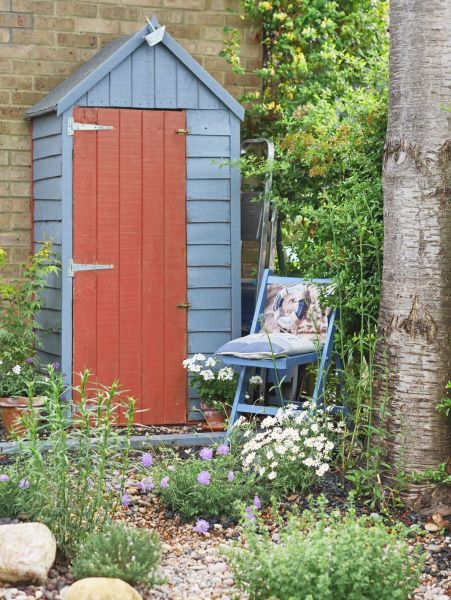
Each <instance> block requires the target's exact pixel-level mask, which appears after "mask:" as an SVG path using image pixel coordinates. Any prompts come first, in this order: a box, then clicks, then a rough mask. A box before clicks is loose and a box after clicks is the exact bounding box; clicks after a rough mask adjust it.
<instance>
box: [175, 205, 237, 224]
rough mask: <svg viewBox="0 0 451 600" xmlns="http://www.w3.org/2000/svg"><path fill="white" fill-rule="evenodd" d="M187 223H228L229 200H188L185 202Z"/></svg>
mask: <svg viewBox="0 0 451 600" xmlns="http://www.w3.org/2000/svg"><path fill="white" fill-rule="evenodd" d="M186 211H187V219H188V223H229V222H230V202H227V201H226V200H224V201H220V200H217V201H214V202H209V201H208V200H189V201H188V202H187V203H186Z"/></svg>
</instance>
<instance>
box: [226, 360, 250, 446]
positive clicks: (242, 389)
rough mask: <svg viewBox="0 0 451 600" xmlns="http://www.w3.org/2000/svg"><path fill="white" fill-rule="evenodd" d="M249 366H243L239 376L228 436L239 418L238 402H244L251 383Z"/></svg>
mask: <svg viewBox="0 0 451 600" xmlns="http://www.w3.org/2000/svg"><path fill="white" fill-rule="evenodd" d="M249 371H250V369H249V367H241V370H240V376H239V378H238V384H237V386H236V392H235V396H234V398H233V405H232V410H231V412H230V417H229V426H228V429H227V437H229V436H230V433H231V431H232V427H233V424H234V423H235V421H236V420H237V418H238V416H239V415H238V410H237V408H238V404H242V403H243V402H244V399H245V396H246V390H247V386H248V383H249V376H250V375H249Z"/></svg>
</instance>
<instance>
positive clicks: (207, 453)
mask: <svg viewBox="0 0 451 600" xmlns="http://www.w3.org/2000/svg"><path fill="white" fill-rule="evenodd" d="M199 457H200V458H201V459H202V460H211V459H212V458H213V450H212V449H211V448H202V450H201V451H200V452H199Z"/></svg>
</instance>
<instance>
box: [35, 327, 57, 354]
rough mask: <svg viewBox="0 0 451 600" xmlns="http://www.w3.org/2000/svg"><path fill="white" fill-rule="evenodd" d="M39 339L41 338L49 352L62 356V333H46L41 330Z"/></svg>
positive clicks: (43, 345)
mask: <svg viewBox="0 0 451 600" xmlns="http://www.w3.org/2000/svg"><path fill="white" fill-rule="evenodd" d="M39 339H40V340H41V343H42V347H43V348H45V350H46V352H48V353H49V354H54V355H56V356H61V334H60V333H44V332H42V331H41V332H39Z"/></svg>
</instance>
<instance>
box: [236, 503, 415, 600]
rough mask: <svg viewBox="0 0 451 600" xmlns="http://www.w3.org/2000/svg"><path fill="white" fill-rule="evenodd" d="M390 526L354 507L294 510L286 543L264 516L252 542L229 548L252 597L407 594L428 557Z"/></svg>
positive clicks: (382, 598) (382, 599)
mask: <svg viewBox="0 0 451 600" xmlns="http://www.w3.org/2000/svg"><path fill="white" fill-rule="evenodd" d="M407 532H408V530H407V529H406V528H404V526H400V527H397V528H387V527H385V525H384V524H383V523H382V522H380V521H376V520H373V519H371V518H370V517H360V518H357V516H356V514H355V512H354V511H353V510H352V509H351V510H350V511H349V512H347V513H345V514H342V515H341V514H340V513H339V512H338V511H337V512H333V513H332V514H330V515H327V514H325V512H324V510H323V508H321V507H320V508H319V509H318V510H310V511H305V512H304V513H303V514H302V516H300V517H299V516H296V515H292V516H291V517H290V518H289V519H288V523H287V525H286V526H285V527H283V528H282V529H281V532H280V541H279V543H274V542H273V541H271V538H270V535H271V534H270V532H269V531H268V530H266V529H265V528H264V527H263V526H262V525H261V524H259V526H258V527H255V525H254V524H251V525H250V526H248V527H247V528H246V531H245V541H246V545H245V547H244V548H242V547H239V546H237V545H236V546H235V547H234V548H232V549H228V550H225V553H226V555H227V556H228V560H229V563H230V566H231V568H232V571H233V573H234V576H235V580H236V583H237V585H238V587H239V588H240V589H241V590H243V591H245V592H246V593H247V594H248V596H249V600H263V599H275V598H277V600H294V599H296V600H406V599H407V598H408V597H409V594H410V592H411V591H412V590H413V589H414V588H415V586H416V585H418V583H419V582H420V567H421V564H422V560H421V559H420V557H419V554H418V552H417V551H416V550H415V551H414V552H411V550H410V548H409V546H408V545H407V543H406V542H405V541H404V540H403V539H402V537H403V536H405V535H406V534H407Z"/></svg>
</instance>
